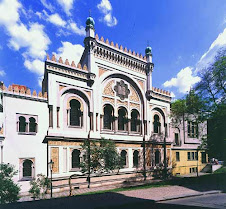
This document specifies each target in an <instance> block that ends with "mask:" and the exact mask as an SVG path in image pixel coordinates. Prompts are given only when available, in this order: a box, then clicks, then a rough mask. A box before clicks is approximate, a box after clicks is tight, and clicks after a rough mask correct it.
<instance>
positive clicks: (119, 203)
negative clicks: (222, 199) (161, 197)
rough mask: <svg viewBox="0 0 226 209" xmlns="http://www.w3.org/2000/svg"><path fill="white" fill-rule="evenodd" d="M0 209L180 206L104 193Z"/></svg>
mask: <svg viewBox="0 0 226 209" xmlns="http://www.w3.org/2000/svg"><path fill="white" fill-rule="evenodd" d="M0 208H1V209H20V208H21V209H31V208H32V209H62V208H63V209H68V208H76V209H80V208H81V209H107V208H109V209H114V208H119V209H120V208H128V209H131V208H139V209H144V208H152V209H153V208H154V209H155V208H166V209H171V208H172V209H175V208H176V209H179V208H181V205H173V204H164V203H161V204H160V203H156V202H155V201H154V200H145V199H140V198H134V197H127V196H125V195H123V194H119V193H112V192H109V193H104V194H93V195H80V196H75V197H64V198H56V199H50V200H37V201H33V202H20V203H12V204H7V205H0ZM187 208H200V207H194V206H183V209H187Z"/></svg>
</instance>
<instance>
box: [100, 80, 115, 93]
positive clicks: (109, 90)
mask: <svg viewBox="0 0 226 209" xmlns="http://www.w3.org/2000/svg"><path fill="white" fill-rule="evenodd" d="M113 84H114V80H112V81H109V82H108V83H107V85H106V86H105V87H104V91H103V94H104V95H108V96H115V92H114V91H113V89H112V85H113Z"/></svg>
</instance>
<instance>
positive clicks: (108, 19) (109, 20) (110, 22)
mask: <svg viewBox="0 0 226 209" xmlns="http://www.w3.org/2000/svg"><path fill="white" fill-rule="evenodd" d="M104 22H105V23H106V24H107V26H109V27H113V26H115V25H117V23H118V21H117V19H116V18H115V17H113V16H112V15H111V13H108V14H106V15H105V16H104Z"/></svg>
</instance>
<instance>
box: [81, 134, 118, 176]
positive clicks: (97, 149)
mask: <svg viewBox="0 0 226 209" xmlns="http://www.w3.org/2000/svg"><path fill="white" fill-rule="evenodd" d="M82 149H83V151H84V157H83V161H82V162H81V165H80V166H81V168H82V172H87V171H88V170H89V168H90V172H91V173H103V172H111V171H114V170H115V169H120V168H121V167H122V163H121V157H120V155H119V154H118V152H117V150H116V146H115V143H114V142H113V141H110V140H106V139H104V138H102V139H101V140H99V141H89V140H85V141H84V142H83V144H82ZM89 153H90V161H89Z"/></svg>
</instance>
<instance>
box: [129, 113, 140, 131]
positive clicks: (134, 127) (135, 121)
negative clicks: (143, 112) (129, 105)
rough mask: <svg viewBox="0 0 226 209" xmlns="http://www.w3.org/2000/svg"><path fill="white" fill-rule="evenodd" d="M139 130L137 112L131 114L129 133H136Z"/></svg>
mask: <svg viewBox="0 0 226 209" xmlns="http://www.w3.org/2000/svg"><path fill="white" fill-rule="evenodd" d="M139 129H140V120H139V113H138V111H137V110H132V112H131V131H135V132H138V131H139Z"/></svg>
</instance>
